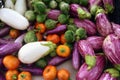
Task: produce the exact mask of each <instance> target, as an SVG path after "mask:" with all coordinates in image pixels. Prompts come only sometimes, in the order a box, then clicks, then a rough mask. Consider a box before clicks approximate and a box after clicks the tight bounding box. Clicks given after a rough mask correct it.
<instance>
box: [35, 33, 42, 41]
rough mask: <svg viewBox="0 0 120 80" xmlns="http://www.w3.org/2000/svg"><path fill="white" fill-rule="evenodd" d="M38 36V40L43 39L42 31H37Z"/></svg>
mask: <svg viewBox="0 0 120 80" xmlns="http://www.w3.org/2000/svg"><path fill="white" fill-rule="evenodd" d="M36 37H37V40H38V41H42V38H43V36H42V34H41V33H39V32H36Z"/></svg>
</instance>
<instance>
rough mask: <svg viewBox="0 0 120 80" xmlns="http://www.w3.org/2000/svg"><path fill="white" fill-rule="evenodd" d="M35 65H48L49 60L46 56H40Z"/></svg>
mask: <svg viewBox="0 0 120 80" xmlns="http://www.w3.org/2000/svg"><path fill="white" fill-rule="evenodd" d="M35 65H36V66H37V67H40V68H45V66H46V65H47V60H46V59H44V58H40V59H39V60H38V61H36V62H35Z"/></svg>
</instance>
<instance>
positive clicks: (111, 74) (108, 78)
mask: <svg viewBox="0 0 120 80" xmlns="http://www.w3.org/2000/svg"><path fill="white" fill-rule="evenodd" d="M118 77H119V71H117V70H116V69H114V68H109V69H106V70H105V72H104V73H103V74H102V75H101V77H100V78H99V80H118V79H117V78H118Z"/></svg>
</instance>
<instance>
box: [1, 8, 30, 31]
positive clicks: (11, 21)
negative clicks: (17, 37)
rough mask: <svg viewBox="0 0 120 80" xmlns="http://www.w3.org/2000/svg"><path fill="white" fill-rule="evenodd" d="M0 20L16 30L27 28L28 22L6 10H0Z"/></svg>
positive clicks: (13, 12)
mask: <svg viewBox="0 0 120 80" xmlns="http://www.w3.org/2000/svg"><path fill="white" fill-rule="evenodd" d="M0 20H1V21H2V22H4V23H6V24H7V25H9V26H11V27H13V28H15V29H18V30H25V29H27V27H28V26H29V22H28V20H27V19H26V18H25V17H24V16H22V15H21V14H19V13H18V12H16V11H14V10H12V9H8V8H2V9H0Z"/></svg>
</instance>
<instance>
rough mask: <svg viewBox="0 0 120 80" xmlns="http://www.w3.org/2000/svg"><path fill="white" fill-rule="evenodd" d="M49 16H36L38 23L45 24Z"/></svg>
mask: <svg viewBox="0 0 120 80" xmlns="http://www.w3.org/2000/svg"><path fill="white" fill-rule="evenodd" d="M46 17H47V15H46V14H38V15H37V16H36V21H37V22H44V21H45V20H46Z"/></svg>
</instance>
